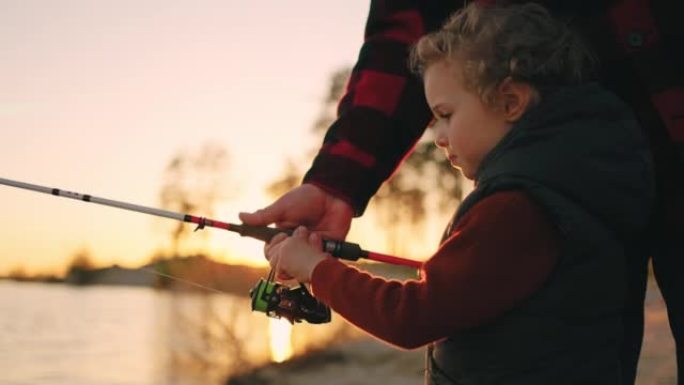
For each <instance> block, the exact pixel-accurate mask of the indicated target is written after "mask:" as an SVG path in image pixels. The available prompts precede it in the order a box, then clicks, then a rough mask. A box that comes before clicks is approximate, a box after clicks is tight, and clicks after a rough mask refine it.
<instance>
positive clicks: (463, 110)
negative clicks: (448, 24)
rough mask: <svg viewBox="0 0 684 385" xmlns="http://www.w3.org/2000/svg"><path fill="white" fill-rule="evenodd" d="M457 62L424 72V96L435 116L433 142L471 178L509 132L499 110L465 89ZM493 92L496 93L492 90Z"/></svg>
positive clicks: (429, 68) (431, 66) (508, 125)
mask: <svg viewBox="0 0 684 385" xmlns="http://www.w3.org/2000/svg"><path fill="white" fill-rule="evenodd" d="M458 66H459V64H458V63H454V62H447V61H444V60H443V61H439V62H437V63H435V64H432V65H430V66H429V67H428V68H427V69H426V70H425V73H424V79H423V80H424V83H425V95H426V97H427V101H428V104H429V105H430V109H431V110H432V112H433V114H434V115H435V119H436V121H435V124H434V126H433V127H434V129H435V134H436V139H435V143H436V144H437V146H438V147H441V148H443V149H444V151H445V152H446V156H447V157H448V158H449V161H450V162H451V164H452V166H454V167H457V168H460V169H461V171H462V172H463V175H464V176H465V177H466V178H468V179H474V177H475V174H476V173H477V170H478V169H479V167H480V163H481V162H482V159H483V158H484V157H485V155H487V153H489V151H491V150H492V148H494V146H495V145H496V144H497V143H498V142H499V140H501V138H503V136H504V135H505V134H506V133H507V132H508V131H509V130H510V128H511V124H510V123H509V122H508V121H507V119H506V116H505V115H504V113H503V112H501V111H500V109H493V108H492V107H490V106H488V105H486V104H485V103H484V102H483V101H482V100H481V98H480V96H479V95H478V94H477V93H476V92H474V91H471V90H469V89H466V87H465V85H464V81H463V76H462V75H461V74H462V71H461V69H460V68H459V67H458ZM495 92H496V91H495Z"/></svg>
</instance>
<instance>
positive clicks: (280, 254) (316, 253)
mask: <svg viewBox="0 0 684 385" xmlns="http://www.w3.org/2000/svg"><path fill="white" fill-rule="evenodd" d="M321 248H322V244H321V238H320V236H319V235H318V234H317V233H310V232H309V231H308V230H307V229H306V228H304V227H303V226H300V227H298V228H297V229H296V230H295V231H294V233H293V234H292V236H290V237H288V236H287V234H284V233H281V234H278V235H276V236H275V237H273V239H271V242H270V243H269V244H267V245H266V247H265V249H264V254H265V255H266V259H268V262H269V263H270V264H271V267H272V268H274V269H276V272H277V273H278V276H279V277H280V278H284V279H287V278H291V279H296V280H298V281H299V282H310V281H311V273H313V270H314V268H315V267H316V265H318V263H319V262H321V261H323V260H324V259H325V258H326V256H327V254H326V253H324V252H323V251H322V250H321Z"/></svg>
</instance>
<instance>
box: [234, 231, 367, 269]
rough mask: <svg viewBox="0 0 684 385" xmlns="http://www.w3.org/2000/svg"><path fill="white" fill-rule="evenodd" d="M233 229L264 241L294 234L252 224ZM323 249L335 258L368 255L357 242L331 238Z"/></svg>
mask: <svg viewBox="0 0 684 385" xmlns="http://www.w3.org/2000/svg"><path fill="white" fill-rule="evenodd" d="M231 229H232V230H233V231H236V232H238V233H240V235H242V236H243V237H251V238H256V239H259V240H261V241H264V242H270V241H271V239H272V238H273V237H275V236H276V235H277V234H280V233H286V234H287V235H292V233H293V232H294V230H293V229H277V228H274V227H266V226H250V225H245V224H241V225H231ZM323 251H325V252H327V253H330V255H332V256H333V257H335V258H340V259H346V260H349V261H356V260H358V259H359V258H363V257H365V256H367V255H368V252H366V251H364V250H362V249H361V246H359V245H358V244H356V243H351V242H344V241H333V240H329V239H324V240H323Z"/></svg>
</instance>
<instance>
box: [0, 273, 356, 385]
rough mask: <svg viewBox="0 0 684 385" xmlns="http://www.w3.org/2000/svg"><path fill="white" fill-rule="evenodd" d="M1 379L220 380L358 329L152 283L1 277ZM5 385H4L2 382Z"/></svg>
mask: <svg viewBox="0 0 684 385" xmlns="http://www.w3.org/2000/svg"><path fill="white" fill-rule="evenodd" d="M0 309H2V312H3V314H4V315H11V316H5V317H0V373H2V381H7V383H50V384H55V385H61V384H65V385H66V384H69V385H80V384H89V385H91V384H92V385H100V384H102V385H104V384H112V383H116V384H122V385H127V384H136V385H137V384H149V385H156V384H178V385H190V384H222V383H225V379H226V378H227V377H228V376H230V375H231V374H235V373H239V372H243V371H245V370H248V369H250V368H251V367H254V366H256V365H261V364H263V363H266V362H268V361H271V360H273V361H280V360H285V359H287V358H288V357H290V356H292V355H293V354H300V353H302V352H304V351H307V350H309V349H313V348H317V347H320V346H322V345H325V344H327V343H329V341H330V340H332V339H345V338H349V336H350V335H355V334H356V335H358V331H356V329H352V328H351V327H350V326H348V325H347V324H345V323H344V322H343V321H341V319H340V318H339V317H336V316H333V323H331V324H327V325H308V324H296V325H295V326H294V327H290V325H289V324H288V323H287V322H286V321H278V320H272V319H269V318H267V317H266V316H265V315H264V314H263V313H252V312H251V311H250V303H249V299H248V298H246V297H236V296H231V295H219V294H199V293H188V292H169V291H157V290H153V289H148V288H124V287H106V286H94V287H85V288H76V287H71V286H65V285H57V284H52V285H48V284H35V283H23V284H18V283H11V282H2V281H0ZM3 383H4V382H3Z"/></svg>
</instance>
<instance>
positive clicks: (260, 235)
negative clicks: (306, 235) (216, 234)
mask: <svg viewBox="0 0 684 385" xmlns="http://www.w3.org/2000/svg"><path fill="white" fill-rule="evenodd" d="M231 229H232V230H233V231H236V232H238V233H240V235H241V236H243V237H250V238H256V239H258V240H260V241H264V242H271V239H272V238H273V237H275V236H276V235H278V234H280V233H285V234H287V235H292V232H293V231H294V230H292V229H276V228H274V227H267V226H250V225H245V224H242V225H232V226H231Z"/></svg>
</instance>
